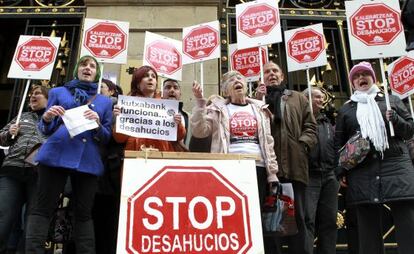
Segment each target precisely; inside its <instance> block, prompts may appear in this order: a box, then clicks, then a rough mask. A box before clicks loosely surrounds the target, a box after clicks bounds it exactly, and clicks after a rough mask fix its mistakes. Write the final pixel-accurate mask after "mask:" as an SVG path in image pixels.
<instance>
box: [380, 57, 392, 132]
mask: <svg viewBox="0 0 414 254" xmlns="http://www.w3.org/2000/svg"><path fill="white" fill-rule="evenodd" d="M379 61H380V67H381V76H382V82H383V83H382V85H383V86H384V94H385V104H386V105H387V110H391V104H390V98H389V95H388V81H387V79H386V78H385V70H384V59H383V58H382V57H381V58H380V59H379ZM389 124H390V134H391V137H394V135H395V134H394V126H393V125H392V123H391V122H389Z"/></svg>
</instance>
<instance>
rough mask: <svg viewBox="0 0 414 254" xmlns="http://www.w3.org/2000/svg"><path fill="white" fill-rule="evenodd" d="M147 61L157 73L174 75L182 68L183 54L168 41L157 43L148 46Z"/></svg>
mask: <svg viewBox="0 0 414 254" xmlns="http://www.w3.org/2000/svg"><path fill="white" fill-rule="evenodd" d="M145 59H146V60H147V61H148V62H149V63H150V64H151V65H152V66H153V67H154V69H156V70H157V72H161V73H166V74H169V75H171V74H173V73H174V72H176V71H178V70H179V69H180V68H181V66H182V59H181V54H180V53H179V52H178V50H177V49H176V48H175V47H174V45H173V44H171V43H168V42H166V41H161V40H159V41H155V42H153V43H151V44H149V45H148V47H147V51H146V54H145Z"/></svg>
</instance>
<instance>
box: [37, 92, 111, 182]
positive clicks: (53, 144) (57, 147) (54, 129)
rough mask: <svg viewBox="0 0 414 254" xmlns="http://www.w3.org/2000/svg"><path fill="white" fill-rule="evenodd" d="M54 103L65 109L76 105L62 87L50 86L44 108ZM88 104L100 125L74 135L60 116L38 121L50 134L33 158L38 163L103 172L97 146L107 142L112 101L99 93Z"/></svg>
mask: <svg viewBox="0 0 414 254" xmlns="http://www.w3.org/2000/svg"><path fill="white" fill-rule="evenodd" d="M53 105H60V106H62V107H63V108H64V109H66V110H68V109H71V108H75V107H77V106H78V105H76V103H75V102H74V98H73V96H72V94H71V93H70V91H69V90H68V89H67V88H65V87H57V88H53V89H52V90H50V92H49V101H48V105H47V108H46V110H48V109H49V108H50V107H51V106H53ZM89 107H90V108H91V109H92V110H94V111H95V112H97V113H98V114H99V119H100V122H101V126H100V127H99V128H97V129H94V130H89V131H85V132H83V133H81V134H79V135H76V136H75V137H73V138H71V137H70V135H69V132H68V130H67V129H66V126H65V125H64V123H63V121H62V118H60V117H55V118H54V119H53V121H52V122H50V123H46V122H45V121H43V119H42V120H41V121H40V122H39V128H40V130H41V131H42V132H43V133H44V134H46V135H50V137H49V138H48V140H47V141H46V143H45V144H43V145H42V147H41V149H40V150H39V153H38V154H37V157H36V160H37V161H39V163H40V164H43V165H46V166H50V167H60V168H66V169H70V170H75V171H79V172H84V173H89V174H93V175H102V174H103V171H104V167H103V164H102V160H101V156H100V153H99V147H100V145H102V144H106V143H108V141H109V139H110V137H111V123H112V102H111V100H110V99H109V98H107V97H105V96H103V95H100V94H98V95H97V96H96V97H95V99H94V100H93V101H92V102H91V104H90V105H89Z"/></svg>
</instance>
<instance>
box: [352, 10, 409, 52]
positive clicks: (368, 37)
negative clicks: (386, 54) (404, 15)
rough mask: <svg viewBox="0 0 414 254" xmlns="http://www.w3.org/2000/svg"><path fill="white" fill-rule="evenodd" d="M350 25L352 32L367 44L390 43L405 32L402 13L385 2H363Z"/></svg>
mask: <svg viewBox="0 0 414 254" xmlns="http://www.w3.org/2000/svg"><path fill="white" fill-rule="evenodd" d="M349 25H350V29H351V34H352V35H353V36H354V37H355V38H357V39H358V40H359V41H361V42H362V43H364V44H366V45H367V46H376V45H388V44H390V43H391V42H393V40H394V39H395V38H396V37H397V36H398V35H399V34H400V33H402V32H403V26H402V24H401V18H400V13H399V12H397V11H396V10H394V9H392V8H390V7H389V6H387V5H386V4H384V3H374V4H362V5H361V7H360V8H359V9H358V10H357V11H355V13H354V14H353V15H352V16H351V17H350V24H349Z"/></svg>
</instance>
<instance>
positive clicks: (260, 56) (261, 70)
mask: <svg viewBox="0 0 414 254" xmlns="http://www.w3.org/2000/svg"><path fill="white" fill-rule="evenodd" d="M258 50H259V66H260V83H263V84H264V73H263V57H262V46H259V47H258ZM262 101H263V102H264V103H266V95H264V96H263V97H262Z"/></svg>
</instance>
